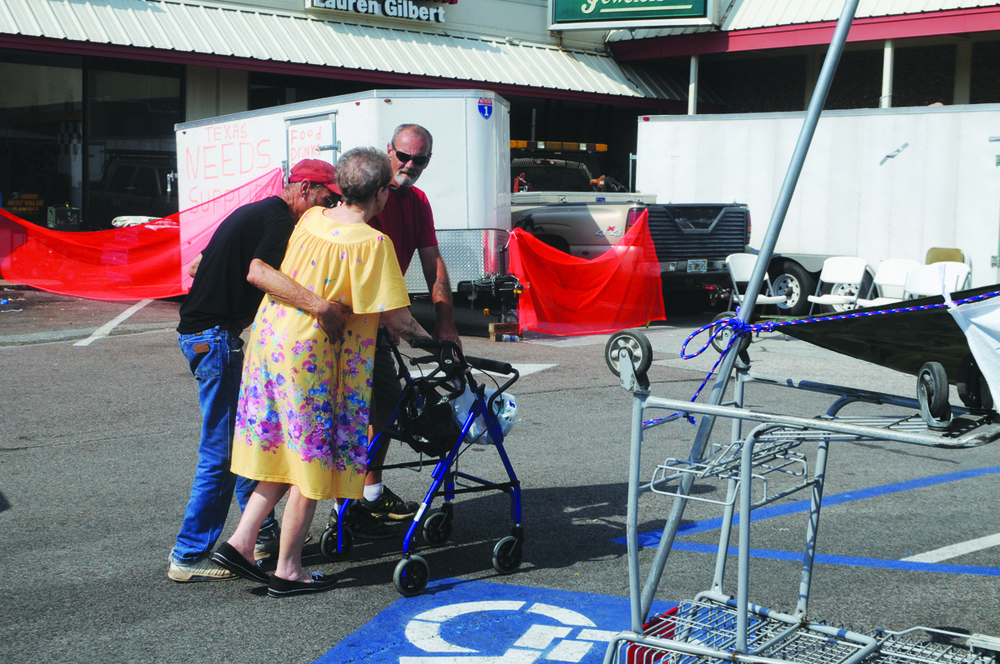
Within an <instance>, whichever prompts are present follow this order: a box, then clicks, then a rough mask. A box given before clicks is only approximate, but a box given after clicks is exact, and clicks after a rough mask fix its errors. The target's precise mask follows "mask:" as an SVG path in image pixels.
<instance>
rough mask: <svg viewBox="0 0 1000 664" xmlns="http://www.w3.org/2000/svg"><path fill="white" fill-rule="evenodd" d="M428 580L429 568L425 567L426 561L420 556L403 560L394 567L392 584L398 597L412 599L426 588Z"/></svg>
mask: <svg viewBox="0 0 1000 664" xmlns="http://www.w3.org/2000/svg"><path fill="white" fill-rule="evenodd" d="M428 578H430V568H429V567H427V561H426V560H424V559H423V558H421V557H420V556H416V555H412V556H410V557H409V558H403V559H402V560H400V561H399V564H398V565H396V571H395V572H394V573H393V575H392V583H393V585H395V586H396V590H397V591H398V592H399V594H400V595H402V596H403V597H413V596H414V595H416V594H418V593H420V591H421V590H423V589H424V588H426V587H427V579H428Z"/></svg>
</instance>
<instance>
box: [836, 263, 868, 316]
mask: <svg viewBox="0 0 1000 664" xmlns="http://www.w3.org/2000/svg"><path fill="white" fill-rule="evenodd" d="M872 280H873V277H872V275H871V274H870V273H869V272H865V276H864V277H863V278H862V279H861V283H860V284H834V285H833V288H832V289H830V292H831V293H832V294H834V295H846V296H848V297H853V298H855V300H857V298H859V297H864V296H865V295H867V294H868V291H869V290H871V287H872ZM857 308H858V305H857V302H855V303H854V304H833V305H830V311H835V312H841V311H851V310H852V309H857Z"/></svg>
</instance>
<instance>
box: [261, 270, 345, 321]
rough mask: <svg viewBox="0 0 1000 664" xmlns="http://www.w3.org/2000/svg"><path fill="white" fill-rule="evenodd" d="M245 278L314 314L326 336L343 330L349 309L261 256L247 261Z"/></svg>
mask: <svg viewBox="0 0 1000 664" xmlns="http://www.w3.org/2000/svg"><path fill="white" fill-rule="evenodd" d="M247 281H248V282H250V283H251V284H253V285H254V286H256V287H257V288H259V289H261V290H262V291H264V292H265V293H267V294H269V295H273V296H274V297H276V298H278V299H279V300H281V301H283V302H286V303H287V304H290V305H291V306H293V307H297V308H299V309H301V310H302V311H305V312H307V313H310V314H312V315H313V316H315V317H316V320H317V322H318V323H319V326H320V328H322V330H323V331H324V332H326V335H327V336H328V337H329V338H330V339H332V340H338V339H340V336H341V335H342V334H343V333H344V327H345V326H346V325H347V316H348V314H349V313H350V311H351V310H350V308H348V307H346V306H344V305H343V304H340V303H339V302H330V301H328V300H324V299H323V298H321V297H320V296H319V295H316V293H313V292H312V291H310V290H309V289H307V288H305V287H304V286H302V285H300V284H299V283H297V282H296V281H295V280H294V279H292V278H291V277H289V276H288V275H286V274H284V273H282V272H279V271H278V270H275V269H274V268H273V267H271V266H270V265H268V264H267V263H265V262H264V261H262V260H261V259H259V258H255V259H253V260H252V261H250V272H249V273H248V274H247Z"/></svg>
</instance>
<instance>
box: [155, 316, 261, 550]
mask: <svg viewBox="0 0 1000 664" xmlns="http://www.w3.org/2000/svg"><path fill="white" fill-rule="evenodd" d="M179 342H180V346H181V352H183V353H184V357H186V358H187V361H188V362H189V363H190V365H191V373H193V374H194V377H195V378H197V379H198V401H199V402H200V404H201V418H202V424H201V445H200V447H199V448H198V469H197V471H195V476H194V483H193V485H192V486H191V498H190V499H189V500H188V504H187V510H186V511H185V513H184V523H183V524H182V525H181V531H180V533H179V534H178V535H177V545H176V546H175V547H174V550H173V552H172V553H171V554H170V555H171V558H172V560H173V561H174V562H175V563H181V564H188V565H190V564H192V563H195V562H198V561H199V560H200V559H202V558H204V557H205V556H207V555H208V554H209V552H210V551H211V550H212V547H214V546H215V542H216V541H217V540H218V539H219V536H220V535H221V534H222V529H223V527H224V526H225V525H226V517H227V516H228V515H229V504H230V503H231V502H232V499H233V491H234V490H235V492H236V501H237V502H238V503H239V505H240V510H243V509H244V508H245V507H246V505H247V499H248V498H249V497H250V494H251V493H253V490H254V488H255V487H256V486H257V482H255V481H253V480H249V479H247V478H245V477H239V476H237V475H234V474H233V473H232V472H231V471H230V464H231V461H232V451H233V429H234V427H235V426H236V406H237V403H238V400H239V395H240V375H241V374H242V373H243V340H242V339H240V337H239V335H238V334H234V333H233V332H229V331H226V330H223V329H222V328H218V327H213V328H211V329H208V330H205V331H204V332H199V333H198V334H182V335H180V337H179ZM270 521H271V519H270V518H269V519H268V522H270ZM265 525H267V523H265Z"/></svg>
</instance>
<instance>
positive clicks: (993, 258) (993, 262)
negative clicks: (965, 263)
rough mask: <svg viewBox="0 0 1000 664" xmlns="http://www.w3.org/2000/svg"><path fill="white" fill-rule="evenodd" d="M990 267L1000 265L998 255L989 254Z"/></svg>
mask: <svg viewBox="0 0 1000 664" xmlns="http://www.w3.org/2000/svg"><path fill="white" fill-rule="evenodd" d="M990 267H1000V256H990Z"/></svg>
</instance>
